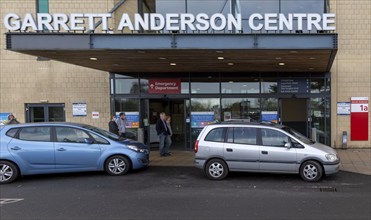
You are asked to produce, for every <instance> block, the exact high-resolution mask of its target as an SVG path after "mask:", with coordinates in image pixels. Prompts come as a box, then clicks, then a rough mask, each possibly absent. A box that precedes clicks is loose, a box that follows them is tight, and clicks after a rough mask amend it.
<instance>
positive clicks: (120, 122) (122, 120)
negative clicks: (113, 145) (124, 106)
mask: <svg viewBox="0 0 371 220" xmlns="http://www.w3.org/2000/svg"><path fill="white" fill-rule="evenodd" d="M119 116H120V117H119V118H118V119H117V120H116V124H117V126H118V127H119V136H121V137H126V135H125V133H126V125H127V120H126V116H125V113H123V112H121V113H120V115H119Z"/></svg>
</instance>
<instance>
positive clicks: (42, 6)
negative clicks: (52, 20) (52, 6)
mask: <svg viewBox="0 0 371 220" xmlns="http://www.w3.org/2000/svg"><path fill="white" fill-rule="evenodd" d="M36 10H37V13H49V0H37V1H36Z"/></svg>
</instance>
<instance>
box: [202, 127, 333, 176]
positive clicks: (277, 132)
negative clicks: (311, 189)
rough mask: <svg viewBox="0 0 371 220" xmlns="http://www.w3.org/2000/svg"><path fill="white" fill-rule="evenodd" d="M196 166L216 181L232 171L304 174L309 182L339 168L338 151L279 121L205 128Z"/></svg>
mask: <svg viewBox="0 0 371 220" xmlns="http://www.w3.org/2000/svg"><path fill="white" fill-rule="evenodd" d="M195 153H196V155H195V166H196V167H197V168H201V169H203V170H204V172H205V174H206V176H207V177H208V178H209V179H212V180H221V179H224V178H225V177H226V176H227V175H228V172H229V171H246V172H270V173H293V174H300V176H301V178H302V179H303V180H305V181H308V182H316V181H318V180H320V179H321V178H322V176H323V175H329V174H334V173H337V172H338V171H339V167H340V160H339V158H338V156H337V153H336V151H335V150H334V149H333V148H331V147H328V146H326V145H323V144H320V143H316V142H314V141H312V140H309V139H308V138H307V137H305V136H304V135H302V134H300V133H298V132H297V131H295V130H293V129H291V128H289V127H287V126H284V125H278V124H269V123H248V122H221V123H215V124H210V125H208V126H206V127H204V129H203V130H202V131H201V133H200V134H199V136H198V138H197V141H196V143H195Z"/></svg>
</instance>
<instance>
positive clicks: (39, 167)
mask: <svg viewBox="0 0 371 220" xmlns="http://www.w3.org/2000/svg"><path fill="white" fill-rule="evenodd" d="M0 137H1V139H0V184H4V183H10V182H12V181H14V180H15V179H16V178H17V177H18V176H19V175H32V174H46V173H64V172H82V171H103V170H104V171H106V172H107V173H108V174H110V175H113V176H119V175H124V174H126V173H127V172H128V171H130V170H131V169H133V170H134V169H140V168H144V167H146V166H148V165H149V154H150V151H149V148H148V147H147V146H146V145H144V144H142V143H139V142H136V141H133V140H129V139H124V138H121V137H119V136H117V135H115V134H112V133H110V132H108V131H105V130H102V129H100V128H97V127H94V126H90V125H85V124H74V123H30V124H17V125H5V126H1V127H0Z"/></svg>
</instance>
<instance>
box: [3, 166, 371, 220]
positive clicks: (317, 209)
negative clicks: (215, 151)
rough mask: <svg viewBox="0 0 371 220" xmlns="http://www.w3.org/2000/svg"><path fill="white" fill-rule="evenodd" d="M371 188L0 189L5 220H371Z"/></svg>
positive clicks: (176, 185)
mask: <svg viewBox="0 0 371 220" xmlns="http://www.w3.org/2000/svg"><path fill="white" fill-rule="evenodd" d="M370 188H371V176H367V175H362V174H355V173H348V172H340V173H338V174H336V175H334V176H329V177H326V178H324V179H323V180H322V181H321V182H318V183H306V182H304V181H302V180H301V179H300V177H299V176H298V175H280V174H252V173H232V174H230V175H229V176H228V178H227V179H225V180H223V181H211V180H208V179H206V177H205V176H204V175H203V173H202V171H201V170H198V169H196V168H193V167H150V168H148V169H145V170H140V171H136V172H132V173H129V174H128V175H126V176H120V177H112V176H108V175H106V174H105V173H103V172H98V173H96V172H94V173H75V174H58V175H38V176H28V177H23V178H21V179H19V180H17V181H16V182H14V183H12V184H7V185H1V186H0V219H1V220H5V219H22V220H23V219H331V220H333V219H337V220H338V219H352V220H358V219H371V212H370V207H371V202H370V200H371V190H370ZM11 199H13V200H11Z"/></svg>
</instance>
